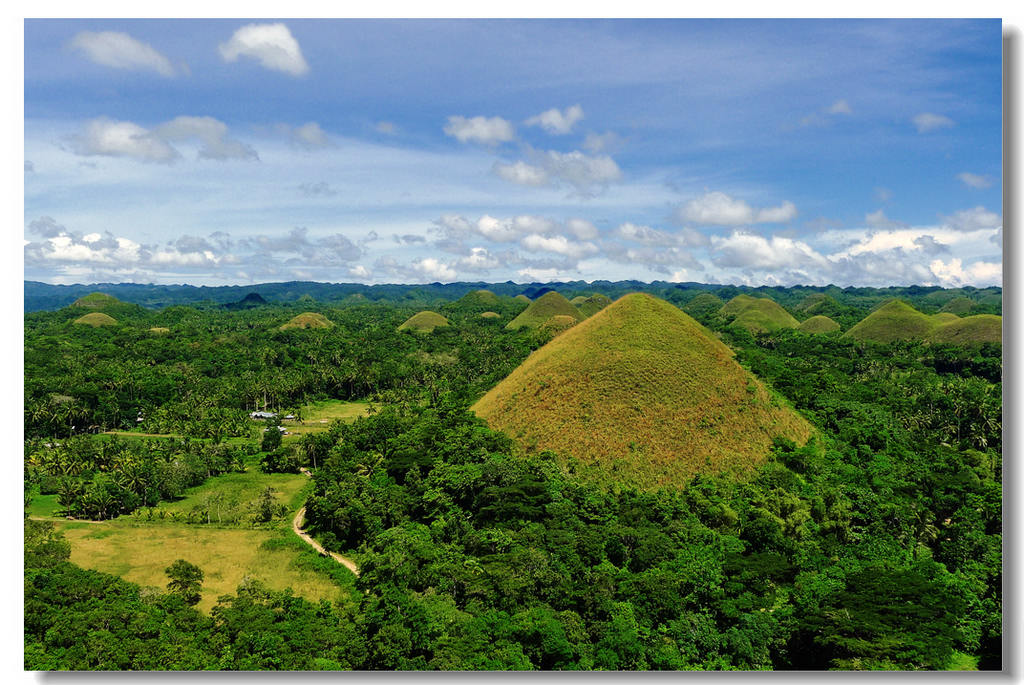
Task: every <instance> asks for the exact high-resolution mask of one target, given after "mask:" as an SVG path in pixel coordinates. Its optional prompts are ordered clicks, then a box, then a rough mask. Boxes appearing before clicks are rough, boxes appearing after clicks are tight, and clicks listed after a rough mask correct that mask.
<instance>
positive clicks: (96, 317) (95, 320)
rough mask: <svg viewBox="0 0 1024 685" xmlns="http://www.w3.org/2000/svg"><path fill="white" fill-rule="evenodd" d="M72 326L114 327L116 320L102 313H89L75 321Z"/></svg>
mask: <svg viewBox="0 0 1024 685" xmlns="http://www.w3.org/2000/svg"><path fill="white" fill-rule="evenodd" d="M74 324H75V325H77V326H92V327H93V328H99V327H100V326H116V325H117V319H115V318H114V317H112V316H108V315H107V314H104V313H103V312H90V313H88V314H86V315H84V316H80V317H78V318H77V319H75V320H74Z"/></svg>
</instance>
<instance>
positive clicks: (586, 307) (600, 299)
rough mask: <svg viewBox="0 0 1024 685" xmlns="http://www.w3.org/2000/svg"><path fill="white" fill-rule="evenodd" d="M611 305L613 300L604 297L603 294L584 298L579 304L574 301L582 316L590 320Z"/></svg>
mask: <svg viewBox="0 0 1024 685" xmlns="http://www.w3.org/2000/svg"><path fill="white" fill-rule="evenodd" d="M611 303H612V298H610V297H608V296H607V295H602V294H601V293H594V294H593V295H591V296H590V297H585V298H583V300H582V301H580V302H578V303H577V302H575V300H574V301H573V304H574V305H576V308H577V309H579V310H580V314H582V315H583V316H584V318H589V317H591V316H593V315H594V314H597V313H598V312H599V311H601V310H602V309H604V308H605V307H607V306H608V305H610V304H611Z"/></svg>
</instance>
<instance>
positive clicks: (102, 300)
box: [71, 293, 121, 309]
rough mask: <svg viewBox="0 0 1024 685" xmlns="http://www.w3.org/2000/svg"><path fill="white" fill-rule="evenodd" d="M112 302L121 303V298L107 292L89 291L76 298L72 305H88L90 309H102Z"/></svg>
mask: <svg viewBox="0 0 1024 685" xmlns="http://www.w3.org/2000/svg"><path fill="white" fill-rule="evenodd" d="M112 304H121V300H119V299H117V298H116V297H114V296H113V295H107V294H106V293H89V294H88V295H85V296H83V297H80V298H78V299H77V300H75V301H74V302H73V303H72V304H71V306H72V307H88V308H89V309H102V308H103V307H109V306H110V305H112Z"/></svg>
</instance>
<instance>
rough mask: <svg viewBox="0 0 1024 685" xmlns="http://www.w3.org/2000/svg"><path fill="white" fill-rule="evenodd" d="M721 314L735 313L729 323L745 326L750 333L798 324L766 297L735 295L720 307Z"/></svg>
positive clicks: (731, 314)
mask: <svg viewBox="0 0 1024 685" xmlns="http://www.w3.org/2000/svg"><path fill="white" fill-rule="evenodd" d="M722 314H724V315H727V316H733V315H735V317H736V318H735V319H733V321H732V323H731V324H730V325H731V326H739V327H741V328H745V329H747V330H748V331H750V332H751V333H771V332H772V331H777V330H779V329H781V328H796V327H798V326H799V325H800V322H799V321H797V320H796V319H794V318H793V315H792V314H790V313H789V312H787V311H786V310H785V309H783V308H782V307H781V306H780V305H779V303H778V302H776V301H775V300H770V299H768V298H767V297H750V296H749V295H737V296H736V297H734V298H732V299H731V300H729V301H728V302H727V303H726V304H725V306H724V307H722Z"/></svg>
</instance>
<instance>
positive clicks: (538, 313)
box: [505, 290, 583, 330]
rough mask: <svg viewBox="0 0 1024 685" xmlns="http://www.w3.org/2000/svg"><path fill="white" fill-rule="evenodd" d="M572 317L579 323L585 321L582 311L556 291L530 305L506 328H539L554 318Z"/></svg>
mask: <svg viewBox="0 0 1024 685" xmlns="http://www.w3.org/2000/svg"><path fill="white" fill-rule="evenodd" d="M558 315H563V316H571V317H572V318H574V319H575V320H577V321H582V320H583V315H582V314H581V313H580V310H578V309H576V307H574V306H573V305H572V303H571V302H569V300H567V299H565V296H563V295H561V294H560V293H557V292H555V291H553V290H552V291H550V292H546V293H544V294H543V295H541V296H540V297H538V298H537V299H536V300H534V301H533V302H531V303H530V306H529V307H527V308H526V309H524V310H523V311H522V312H521V313H520V314H519V316H517V317H516V318H514V319H512V320H511V321H509V322H508V325H506V326H505V328H507V329H509V330H517V329H520V328H539V327H540V325H541V324H542V323H544V322H545V321H547V320H548V319H550V318H551V317H552V316H558Z"/></svg>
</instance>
